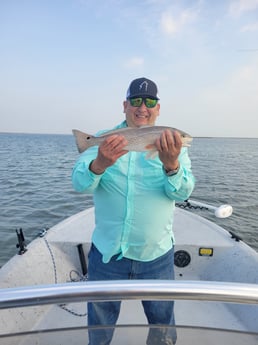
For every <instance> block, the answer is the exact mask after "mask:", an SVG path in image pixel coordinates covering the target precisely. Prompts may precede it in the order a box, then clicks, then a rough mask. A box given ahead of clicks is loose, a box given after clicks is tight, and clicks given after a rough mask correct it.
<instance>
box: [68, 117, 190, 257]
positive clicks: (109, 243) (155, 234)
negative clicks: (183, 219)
mask: <svg viewBox="0 0 258 345" xmlns="http://www.w3.org/2000/svg"><path fill="white" fill-rule="evenodd" d="M121 127H126V122H123V123H122V124H121V125H119V126H117V127H116V128H121ZM102 133H103V132H102ZM99 134H100V133H99ZM97 152H98V147H97V146H94V147H91V148H89V149H88V150H87V151H85V152H83V153H82V154H81V156H80V157H79V159H78V161H77V163H76V164H75V167H74V169H73V173H72V182H73V186H74V188H75V190H77V191H78V192H86V193H91V194H92V193H93V195H94V204H95V222H96V226H95V229H94V232H93V237H92V241H93V243H94V244H95V246H96V247H97V248H98V250H99V251H100V252H101V253H102V255H103V262H109V260H110V258H111V257H112V256H113V255H115V254H120V256H119V257H126V258H129V259H134V260H139V261H150V260H154V259H156V258H157V257H159V256H161V255H163V254H165V253H166V252H167V251H168V250H169V249H171V248H172V246H173V244H174V235H173V231H172V224H173V213H174V212H173V211H174V207H175V201H183V200H186V199H187V198H188V197H189V196H190V194H191V192H192V190H193V188H194V177H193V175H192V172H191V162H190V159H189V156H188V153H187V149H186V148H182V150H181V153H180V156H179V162H180V169H179V172H178V173H177V174H176V175H174V176H170V177H168V176H166V175H165V173H164V171H163V168H162V163H161V161H160V159H159V158H158V157H157V158H155V159H147V158H146V152H143V153H142V152H129V153H127V154H126V155H124V156H122V157H120V158H119V159H118V160H117V161H116V163H115V164H114V165H112V166H111V167H109V168H107V169H106V171H105V172H104V173H103V174H101V175H96V174H94V173H93V172H91V171H90V170H89V165H90V163H91V161H92V160H93V159H95V158H96V156H97Z"/></svg>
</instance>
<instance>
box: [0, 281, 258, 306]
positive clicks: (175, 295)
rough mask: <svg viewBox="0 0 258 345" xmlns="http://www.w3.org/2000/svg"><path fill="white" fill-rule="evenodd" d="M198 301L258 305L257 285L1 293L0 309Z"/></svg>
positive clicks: (62, 287) (100, 286)
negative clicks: (83, 302)
mask: <svg viewBox="0 0 258 345" xmlns="http://www.w3.org/2000/svg"><path fill="white" fill-rule="evenodd" d="M137 299H139V300H150V299H151V300H198V301H219V302H229V303H241V304H242V303H243V304H258V285H257V284H243V283H224V282H223V283H222V282H211V281H201V282H200V281H172V282H171V281H166V280H160V281H153V280H144V281H137V280H134V281H133V280H130V281H125V280H123V281H118V280H117V281H98V282H78V283H65V284H54V285H37V286H25V287H18V288H7V289H1V290H0V309H7V308H16V307H27V306H38V305H46V304H61V303H75V302H82V301H115V300H137Z"/></svg>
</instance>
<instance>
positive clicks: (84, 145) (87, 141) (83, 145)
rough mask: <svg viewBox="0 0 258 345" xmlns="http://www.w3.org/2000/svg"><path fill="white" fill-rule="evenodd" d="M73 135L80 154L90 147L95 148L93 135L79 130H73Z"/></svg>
mask: <svg viewBox="0 0 258 345" xmlns="http://www.w3.org/2000/svg"><path fill="white" fill-rule="evenodd" d="M72 132H73V135H74V136H75V140H76V145H77V148H78V151H79V153H82V152H84V151H86V150H87V149H88V148H89V147H91V146H93V143H92V140H91V139H93V138H95V137H94V136H93V135H91V134H87V133H83V132H81V131H79V130H78V129H73V131H72Z"/></svg>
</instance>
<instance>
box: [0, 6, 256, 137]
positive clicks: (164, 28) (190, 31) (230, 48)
mask: <svg viewBox="0 0 258 345" xmlns="http://www.w3.org/2000/svg"><path fill="white" fill-rule="evenodd" d="M138 77H147V78H150V79H152V80H153V81H155V82H156V84H157V85H158V89H159V95H160V104H161V108H160V116H159V118H158V121H157V124H158V125H166V126H171V127H176V128H179V129H182V130H184V131H186V132H188V133H190V134H191V135H192V136H196V137H197V136H204V137H206V136H215V137H258V0H224V1H222V0H216V1H215V0H214V1H213V0H142V1H141V0H131V1H129V0H0V132H23V133H24V132H25V133H57V134H69V133H71V130H72V129H73V128H77V129H80V130H82V131H85V132H87V133H95V132H97V131H99V130H100V129H109V128H113V127H114V126H115V125H117V124H118V123H120V122H121V121H123V119H124V113H123V101H124V99H125V95H126V91H127V88H128V86H129V84H130V82H131V81H132V80H133V79H135V78H138Z"/></svg>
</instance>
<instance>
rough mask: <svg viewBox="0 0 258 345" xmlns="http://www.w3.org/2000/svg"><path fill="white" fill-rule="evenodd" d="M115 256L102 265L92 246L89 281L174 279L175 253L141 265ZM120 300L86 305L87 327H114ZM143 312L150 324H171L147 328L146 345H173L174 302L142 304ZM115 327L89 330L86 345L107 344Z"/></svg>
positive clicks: (100, 258)
mask: <svg viewBox="0 0 258 345" xmlns="http://www.w3.org/2000/svg"><path fill="white" fill-rule="evenodd" d="M117 257H118V255H115V256H113V257H112V258H111V260H110V261H109V262H108V263H103V262H102V254H101V253H100V252H99V251H98V249H97V248H96V247H95V246H94V245H92V247H91V250H90V252H89V267H88V277H89V280H91V281H93V280H123V279H174V250H173V249H171V250H170V251H169V252H167V253H166V254H164V255H163V256H161V257H160V258H157V259H155V260H153V261H148V262H141V261H136V260H131V259H127V258H122V259H120V260H117ZM120 305H121V301H114V302H113V301H111V302H94V303H88V326H89V327H90V326H96V325H103V326H104V325H105V326H114V325H115V324H116V322H117V319H118V316H119V312H120ZM142 305H143V309H144V312H145V315H146V317H147V320H148V323H149V324H150V325H170V327H164V326H162V327H153V328H150V330H149V334H148V338H147V342H146V344H147V345H163V344H164V345H173V344H175V343H176V330H175V328H174V327H173V326H174V325H175V320H174V302H173V301H142ZM113 333H114V328H113V327H110V328H104V329H102V330H101V329H100V330H90V329H89V345H109V344H110V343H111V340H112V337H113Z"/></svg>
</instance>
